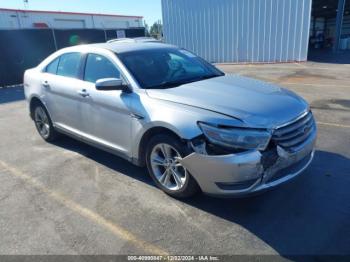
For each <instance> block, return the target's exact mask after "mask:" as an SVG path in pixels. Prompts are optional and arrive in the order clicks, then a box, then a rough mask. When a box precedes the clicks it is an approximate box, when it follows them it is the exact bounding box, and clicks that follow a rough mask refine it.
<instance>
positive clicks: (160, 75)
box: [118, 48, 223, 89]
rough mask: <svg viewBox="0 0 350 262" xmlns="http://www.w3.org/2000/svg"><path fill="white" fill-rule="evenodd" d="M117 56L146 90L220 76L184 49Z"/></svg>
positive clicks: (216, 70) (161, 49)
mask: <svg viewBox="0 0 350 262" xmlns="http://www.w3.org/2000/svg"><path fill="white" fill-rule="evenodd" d="M118 56H119V58H120V59H121V61H122V62H123V63H124V65H125V66H126V67H127V68H128V70H129V71H130V72H131V73H132V74H133V75H134V77H135V78H136V80H137V81H138V82H139V84H140V86H141V87H142V88H145V89H152V88H170V87H176V86H179V85H181V84H185V83H190V82H195V81H200V80H203V79H208V78H212V77H217V76H222V75H223V73H222V72H221V71H220V70H219V69H217V68H215V67H214V66H213V65H211V64H209V63H208V62H206V61H205V60H203V59H202V58H200V57H198V56H196V55H194V54H192V53H191V52H189V51H187V50H183V49H176V48H159V49H150V50H138V51H130V52H125V53H120V54H118Z"/></svg>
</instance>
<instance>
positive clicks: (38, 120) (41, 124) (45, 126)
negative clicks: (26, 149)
mask: <svg viewBox="0 0 350 262" xmlns="http://www.w3.org/2000/svg"><path fill="white" fill-rule="evenodd" d="M34 121H35V125H36V127H37V129H38V131H39V133H40V135H41V136H43V137H44V138H47V137H48V136H49V135H50V123H49V118H48V116H47V114H46V112H45V111H44V109H43V108H42V107H41V106H38V107H37V108H36V109H35V112H34Z"/></svg>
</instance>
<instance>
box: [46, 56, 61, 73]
mask: <svg viewBox="0 0 350 262" xmlns="http://www.w3.org/2000/svg"><path fill="white" fill-rule="evenodd" d="M59 61H60V58H59V57H58V58H56V59H55V60H53V61H52V62H51V63H50V64H48V65H47V66H46V70H45V72H46V73H49V74H54V75H55V74H56V73H57V68H58V63H59Z"/></svg>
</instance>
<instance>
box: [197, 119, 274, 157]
mask: <svg viewBox="0 0 350 262" xmlns="http://www.w3.org/2000/svg"><path fill="white" fill-rule="evenodd" d="M198 125H199V127H200V128H201V130H202V131H203V134H204V135H205V137H206V138H207V139H208V140H209V142H211V143H213V144H215V145H219V146H224V147H226V148H234V149H237V148H239V149H257V150H265V149H266V147H267V146H268V144H269V142H270V138H271V134H270V132H268V131H266V130H258V129H249V128H236V127H216V126H213V125H210V124H206V123H201V122H199V123H198Z"/></svg>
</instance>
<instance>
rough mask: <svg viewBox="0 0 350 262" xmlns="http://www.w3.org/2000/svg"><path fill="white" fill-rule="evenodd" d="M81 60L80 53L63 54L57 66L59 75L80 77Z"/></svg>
mask: <svg viewBox="0 0 350 262" xmlns="http://www.w3.org/2000/svg"><path fill="white" fill-rule="evenodd" d="M80 61H81V54H80V53H67V54H63V55H61V56H60V61H59V63H58V68H57V75H60V76H67V77H78V74H79V67H80Z"/></svg>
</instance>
